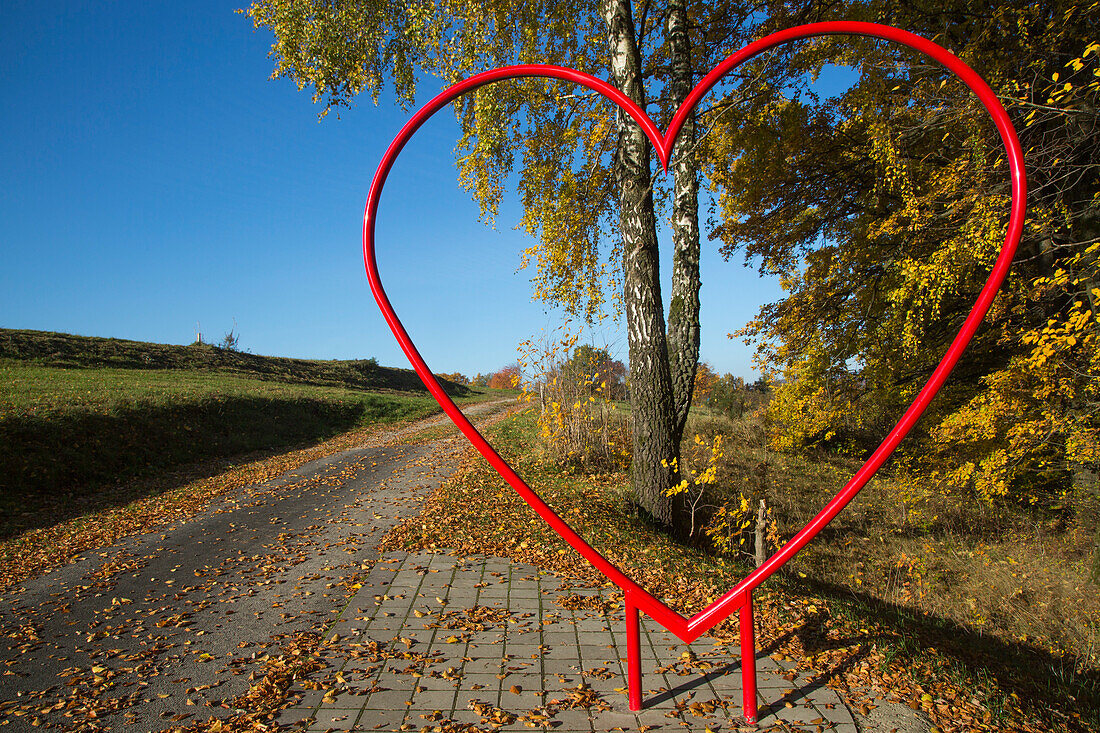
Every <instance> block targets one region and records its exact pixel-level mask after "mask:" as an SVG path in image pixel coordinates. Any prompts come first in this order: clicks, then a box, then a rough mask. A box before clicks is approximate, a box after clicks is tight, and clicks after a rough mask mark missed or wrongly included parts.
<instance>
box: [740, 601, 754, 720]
mask: <svg viewBox="0 0 1100 733" xmlns="http://www.w3.org/2000/svg"><path fill="white" fill-rule="evenodd" d="M753 623H754V622H753V618H752V593H751V592H750V593H746V594H745V601H744V603H743V604H742V606H741V689H742V691H743V692H744V697H743V701H744V702H743V705H744V712H745V721H746V722H749V723H755V722H756V638H755V634H754V629H753Z"/></svg>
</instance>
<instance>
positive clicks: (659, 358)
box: [247, 0, 755, 529]
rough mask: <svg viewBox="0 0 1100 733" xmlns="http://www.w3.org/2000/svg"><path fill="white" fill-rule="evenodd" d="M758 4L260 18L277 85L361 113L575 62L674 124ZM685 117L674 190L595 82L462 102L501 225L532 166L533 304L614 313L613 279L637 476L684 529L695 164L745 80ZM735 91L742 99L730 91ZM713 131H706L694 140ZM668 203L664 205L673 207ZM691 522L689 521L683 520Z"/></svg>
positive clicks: (526, 218)
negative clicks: (660, 232) (667, 237)
mask: <svg viewBox="0 0 1100 733" xmlns="http://www.w3.org/2000/svg"><path fill="white" fill-rule="evenodd" d="M754 10H755V9H754V8H752V7H749V6H742V5H739V4H733V3H727V2H715V3H696V2H693V3H688V2H687V0H666V1H665V2H649V1H648V0H647V1H646V2H644V3H641V4H640V5H639V6H637V7H635V6H634V5H633V3H632V2H630V0H600V1H599V2H595V1H593V0H589V2H577V1H576V0H561V1H559V2H540V3H530V2H516V1H515V0H487V1H479V2H476V3H475V2H469V1H468V0H434V1H433V0H411V1H410V2H407V3H399V4H398V3H388V2H381V1H379V0H324V1H322V0H257V2H255V3H253V4H252V6H251V7H250V8H249V9H248V10H247V13H248V15H249V16H250V17H251V18H252V20H253V21H254V22H255V24H256V25H257V26H258V27H264V28H268V29H270V30H271V31H272V32H273V33H274V35H275V43H274V45H273V46H272V51H271V56H272V57H273V58H274V60H275V71H274V73H273V76H274V77H284V76H285V77H290V78H291V79H292V80H293V81H294V82H295V83H296V84H297V85H298V86H299V88H302V89H305V88H310V89H312V91H313V98H314V100H315V101H317V102H320V103H322V104H324V105H325V109H326V111H327V110H328V109H331V108H333V107H340V106H342V105H348V104H350V103H351V101H352V99H353V98H354V97H355V96H356V95H358V94H359V93H361V92H367V93H368V94H370V95H371V97H372V98H373V99H375V100H377V99H378V98H379V95H380V94H381V92H382V91H383V90H384V89H386V88H387V87H388V88H390V89H392V91H393V94H394V96H395V97H396V98H397V100H398V101H399V102H400V103H402V104H405V105H407V104H409V103H411V102H412V100H413V95H414V92H415V89H416V83H417V80H418V78H421V76H422V75H424V74H428V75H434V76H436V77H438V78H440V79H441V80H442V81H443V82H445V83H453V82H455V81H457V80H459V79H460V78H464V77H468V76H470V75H472V74H474V73H476V72H479V71H482V70H486V69H489V68H493V67H499V66H504V65H508V64H514V63H548V64H557V65H561V66H569V67H572V68H575V69H578V70H580V71H583V72H586V73H589V74H592V75H595V76H600V77H604V78H608V79H609V80H610V82H611V83H612V84H614V85H615V86H616V87H618V88H619V89H620V90H622V91H623V92H625V93H626V95H627V96H629V97H630V98H631V99H632V100H634V101H635V102H636V103H637V104H638V105H639V106H640V107H641V108H642V109H645V110H647V111H649V112H650V113H651V114H655V115H656V116H657V118H659V119H661V120H663V121H664V122H665V123H667V122H668V120H669V119H670V118H671V114H672V111H673V110H675V109H676V108H677V107H678V105H679V103H680V101H681V100H683V99H684V97H685V96H686V94H687V93H688V91H689V90H690V89H691V88H692V87H693V85H694V83H695V81H696V80H697V79H698V77H699V75H700V72H701V71H705V70H709V69H710V68H711V66H712V65H713V64H714V63H715V62H716V61H717V60H718V59H720V58H722V57H724V56H725V55H727V54H728V53H730V52H731V51H733V50H734V49H735V48H736V47H738V46H739V45H741V43H742V42H743V40H744V39H745V38H746V37H747V35H748V34H749V33H750V30H751V21H753V20H754V16H753V15H752V13H753V12H754ZM735 82H736V80H734V82H731V84H729V85H727V86H726V87H725V91H724V94H725V95H726V96H724V97H722V99H720V100H719V101H717V102H714V103H712V104H710V105H709V106H707V107H705V108H703V109H700V110H699V111H698V112H695V113H693V114H692V115H691V117H690V118H689V119H688V121H687V124H685V126H684V128H683V130H682V132H681V135H680V138H679V140H678V143H677V145H676V148H675V150H674V152H673V156H672V161H671V166H670V168H671V182H667V181H666V179H665V178H664V177H663V176H658V175H655V173H654V170H653V160H652V157H653V156H652V155H651V152H650V144H649V141H648V140H647V139H646V137H645V135H644V134H643V133H642V130H641V129H640V128H639V127H638V126H637V125H636V124H635V123H634V122H633V121H632V120H630V119H629V118H628V117H627V116H626V115H624V114H623V113H622V112H621V111H620V110H617V109H614V108H613V107H612V106H611V105H609V104H608V103H607V102H606V100H604V99H603V98H602V97H600V96H599V95H595V94H592V93H589V92H588V90H586V89H577V88H574V87H572V86H570V85H565V84H562V83H557V82H545V81H541V80H523V81H516V82H512V83H499V84H492V85H488V86H484V87H481V88H479V89H478V90H477V91H476V92H474V93H471V94H469V95H467V96H466V97H464V98H463V99H460V100H457V101H456V104H455V108H456V112H457V115H458V118H459V122H460V124H461V127H462V134H461V138H460V140H459V144H458V148H457V156H458V159H457V164H458V170H459V179H460V181H461V182H462V184H463V185H464V186H465V187H466V188H467V189H468V190H469V191H470V193H471V194H472V195H473V197H474V198H475V199H476V200H477V201H478V203H479V204H480V206H481V210H482V213H483V215H484V217H485V218H486V219H488V220H492V219H493V218H494V217H495V215H496V213H497V211H498V206H499V203H500V201H501V199H502V196H503V194H504V187H505V183H506V181H508V180H510V177H511V176H512V174H513V171H516V169H517V168H518V181H519V184H518V186H519V189H518V194H519V198H520V201H521V203H522V205H523V209H524V214H523V218H522V220H521V226H522V227H523V228H524V229H526V231H528V232H529V233H530V234H531V235H532V236H533V237H534V238H535V240H536V244H534V245H532V246H531V247H530V248H529V249H527V250H526V251H525V252H524V259H523V262H524V264H525V265H529V266H532V267H533V268H534V269H535V277H534V284H535V296H536V298H540V299H543V300H545V301H547V302H548V303H553V304H556V305H559V306H562V307H564V308H565V310H566V311H567V312H569V313H570V314H573V315H580V316H584V317H592V316H593V315H594V314H595V313H597V312H598V311H600V310H601V309H602V308H604V307H605V305H606V304H605V302H604V292H605V289H606V285H607V283H608V282H611V283H613V284H614V285H615V287H614V288H613V290H614V292H616V296H615V300H616V303H615V307H617V308H621V309H622V312H623V313H624V314H625V318H626V325H627V333H628V351H629V363H630V372H631V383H632V389H631V391H630V395H631V401H632V418H633V435H634V437H633V440H634V448H633V456H634V458H633V464H632V471H633V483H634V488H635V491H636V493H637V495H638V499H639V502H640V503H641V505H642V506H643V507H644V508H645V509H646V510H647V511H648V512H649V513H650V514H651V515H652V516H653V517H654V518H655V519H656V520H657V521H659V522H660V523H662V524H664V525H666V526H668V527H672V528H679V529H683V528H684V526H685V523H684V518H683V517H682V516H680V514H682V513H679V514H678V512H677V507H676V504H675V502H674V501H673V500H672V499H670V498H669V496H668V495H669V489H670V488H671V487H673V486H675V485H677V484H678V483H679V475H678V472H677V469H676V468H675V467H676V466H677V465H678V461H676V460H671V459H675V458H677V457H678V455H679V445H680V439H681V437H682V434H683V430H684V425H685V422H686V420H687V413H688V408H689V406H690V403H691V396H692V387H693V385H694V377H695V370H696V364H697V361H698V350H699V287H700V277H699V216H698V201H699V197H698V185H699V184H698V174H697V168H698V158H697V156H698V155H699V154H700V152H701V150H702V149H703V147H702V145H701V143H702V142H703V140H704V139H705V134H704V133H705V131H706V129H707V128H708V127H709V126H710V125H713V124H714V122H715V121H716V120H717V119H718V118H720V117H721V116H722V115H723V114H727V113H728V112H729V110H731V109H735V107H736V104H735V103H736V101H737V99H736V98H735V97H736V94H737V91H736V90H737V89H738V86H737V84H736V83H735ZM730 95H734V96H732V97H731V96H730ZM697 128H699V129H697ZM662 207H663V208H662ZM659 214H663V215H665V216H667V217H668V222H669V226H670V229H671V231H672V234H673V264H672V273H671V275H672V278H671V293H670V303H671V305H670V308H669V312H668V314H667V319H666V314H665V311H664V306H663V301H662V291H661V282H660V272H659V264H658V251H657V245H658V241H657V222H658V216H659ZM678 517H679V518H678Z"/></svg>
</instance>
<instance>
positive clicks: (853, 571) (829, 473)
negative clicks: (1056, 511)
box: [688, 415, 1100, 676]
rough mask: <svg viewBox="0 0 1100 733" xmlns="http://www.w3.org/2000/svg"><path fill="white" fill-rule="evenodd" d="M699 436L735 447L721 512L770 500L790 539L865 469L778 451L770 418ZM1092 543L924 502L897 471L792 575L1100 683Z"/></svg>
mask: <svg viewBox="0 0 1100 733" xmlns="http://www.w3.org/2000/svg"><path fill="white" fill-rule="evenodd" d="M693 432H697V433H699V434H701V435H703V436H704V437H707V436H712V435H714V434H718V433H723V434H725V435H727V436H729V437H728V438H727V439H726V441H725V443H724V445H726V446H728V447H729V448H728V449H727V451H726V454H725V456H723V459H722V460H723V464H722V469H721V472H720V480H719V482H718V484H717V485H716V486H715V491H714V492H713V502H712V503H714V504H717V503H720V502H721V501H723V500H726V499H728V498H730V497H731V496H736V495H737V494H738V492H752V493H753V495H754V496H756V495H763V496H764V497H765V498H766V500H767V502H768V504H769V506H771V507H772V508H773V513H774V517H775V518H776V519H777V521H778V524H779V534H780V536H781V537H783V538H786V537H790V536H791V535H793V534H794V533H795V532H796V531H798V530H799V529H801V528H802V527H803V526H804V525H805V524H806V523H807V522H808V521H809V520H810V519H811V518H812V517H813V516H814V515H815V514H816V513H817V512H818V510H820V509H821V507H822V506H824V505H825V503H826V502H827V501H828V500H829V499H830V498H832V496H833V495H835V493H836V492H837V491H838V490H839V489H840V488H841V487H842V486H843V485H844V483H845V482H846V481H847V480H848V479H849V478H850V477H851V475H852V474H853V473H854V472H855V470H856V469H857V468H858V466H859V462H858V461H856V460H853V459H850V458H846V457H843V456H831V455H825V454H817V455H810V456H799V455H790V454H777V453H775V452H772V451H768V450H767V449H766V447H765V442H764V440H763V434H764V426H763V425H762V423H761V421H760V418H759V417H749V418H746V419H742V420H738V421H732V420H728V419H726V418H722V417H719V416H713V415H711V416H707V415H702V416H700V417H698V418H696V419H694V420H693V423H692V425H690V426H689V430H688V433H689V435H691V434H692V433H693ZM1090 540H1091V535H1090V534H1089V533H1088V532H1087V530H1083V529H1081V528H1078V527H1060V526H1059V525H1058V524H1057V523H1054V522H1051V521H1046V522H1044V521H1040V520H1038V519H1036V518H1034V517H1033V516H1030V515H1028V514H1027V513H1024V512H1020V511H1014V510H1009V509H1004V508H1002V509H997V510H994V509H993V508H991V507H988V506H984V505H980V504H977V503H975V502H973V501H971V500H969V499H967V498H964V497H951V496H927V497H919V498H918V500H914V497H912V496H911V495H910V493H909V492H907V491H906V487H905V486H904V485H901V483H900V480H899V479H897V478H895V477H892V476H891V475H890V474H889V464H887V468H886V469H885V470H884V472H883V473H882V474H881V475H880V476H877V477H876V478H875V479H874V480H872V482H871V483H870V484H869V485H868V486H867V487H866V488H865V489H864V490H863V491H862V492H861V493H860V494H859V495H858V496H857V497H856V499H855V500H853V502H852V503H851V504H850V505H849V506H848V507H847V508H846V509H845V511H844V512H843V513H841V515H840V516H839V517H837V519H836V520H834V522H833V523H832V524H831V525H830V526H829V527H828V528H827V529H826V530H825V531H824V532H823V533H822V535H820V536H819V538H818V539H817V540H816V541H815V542H813V543H811V544H810V545H809V546H808V547H807V548H806V550H804V551H803V552H802V554H800V555H799V556H798V557H796V558H795V560H794V561H792V563H791V565H790V569H791V570H792V571H793V572H794V573H796V574H798V573H801V574H804V575H806V576H808V577H809V578H812V579H814V580H816V581H818V582H821V583H825V584H828V585H831V586H834V587H837V588H849V589H851V590H852V591H854V592H858V593H860V594H863V595H866V596H869V597H871V598H873V599H876V600H877V601H881V602H882V603H884V604H889V605H891V606H895V607H898V608H902V609H909V610H911V611H914V612H916V613H919V614H922V615H926V616H929V617H932V618H936V619H940V620H942V621H945V622H948V623H952V624H957V625H959V626H960V627H962V628H966V629H968V630H971V631H972V632H974V633H976V634H980V635H990V636H993V637H995V638H997V639H999V640H1001V641H1003V642H1005V643H1008V644H1026V645H1027V646H1029V647H1034V648H1037V649H1041V650H1043V651H1044V652H1045V653H1047V654H1049V655H1051V656H1052V658H1053V659H1054V660H1056V661H1055V663H1054V666H1055V667H1057V668H1058V669H1056V670H1054V672H1055V673H1056V674H1064V675H1071V676H1072V675H1080V674H1089V673H1093V674H1094V673H1096V672H1097V671H1100V588H1097V586H1096V584H1095V583H1093V582H1092V581H1091V580H1090V579H1089V564H1090V550H1091V544H1090ZM746 549H747V546H746ZM772 549H774V548H772Z"/></svg>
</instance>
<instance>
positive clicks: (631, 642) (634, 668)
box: [623, 593, 642, 710]
mask: <svg viewBox="0 0 1100 733" xmlns="http://www.w3.org/2000/svg"><path fill="white" fill-rule="evenodd" d="M623 597H624V603H625V606H626V683H627V684H626V686H627V690H628V691H629V700H630V709H631V710H641V709H642V650H641V644H640V642H639V640H638V623H639V622H638V607H637V606H636V605H634V601H633V599H632V598H631V594H630V593H624V594H623Z"/></svg>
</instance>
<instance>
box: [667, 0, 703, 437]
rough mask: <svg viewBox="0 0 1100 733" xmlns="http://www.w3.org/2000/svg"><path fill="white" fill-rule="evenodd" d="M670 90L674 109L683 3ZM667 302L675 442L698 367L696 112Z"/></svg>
mask: <svg viewBox="0 0 1100 733" xmlns="http://www.w3.org/2000/svg"><path fill="white" fill-rule="evenodd" d="M667 28H668V47H669V66H670V74H669V93H670V98H671V102H672V105H671V106H672V109H673V111H675V109H676V107H678V106H679V105H680V104H681V103H682V102H683V101H684V99H686V98H687V95H688V94H690V93H691V89H692V87H693V86H694V84H695V80H694V78H693V74H692V70H691V39H690V36H689V34H688V18H687V3H686V2H685V0H671V2H669V5H668V21H667ZM672 174H673V191H672V244H673V250H672V301H671V303H670V305H669V309H668V357H669V369H670V372H671V375H672V396H673V409H674V411H675V423H674V426H673V438H674V439H675V441H676V442H677V444H679V442H680V439H681V438H682V437H683V434H684V426H685V425H686V424H687V416H688V409H689V408H690V407H691V396H692V391H693V389H694V387H695V370H696V368H697V367H698V366H699V287H700V279H699V178H698V173H697V166H696V156H695V114H694V113H692V114H691V115H690V116H689V117H688V118H687V120H686V121H685V122H684V127H683V128H682V129H681V131H680V135H679V137H678V138H677V139H676V146H675V148H674V150H673V154H672Z"/></svg>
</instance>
